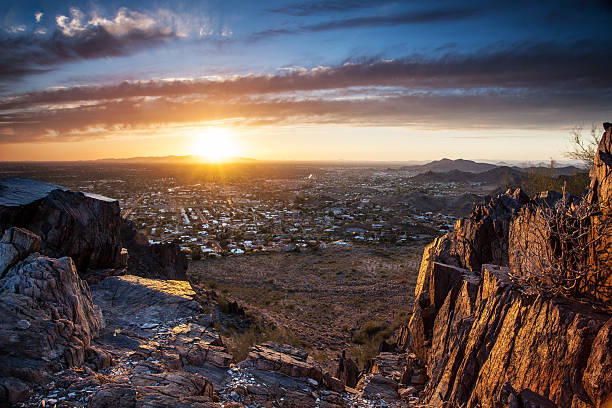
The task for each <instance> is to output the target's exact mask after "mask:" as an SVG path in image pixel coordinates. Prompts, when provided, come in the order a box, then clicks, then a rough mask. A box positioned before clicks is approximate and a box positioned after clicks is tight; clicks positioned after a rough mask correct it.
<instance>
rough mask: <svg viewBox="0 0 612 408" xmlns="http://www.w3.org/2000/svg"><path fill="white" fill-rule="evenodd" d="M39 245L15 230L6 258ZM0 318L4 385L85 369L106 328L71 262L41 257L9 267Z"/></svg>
mask: <svg viewBox="0 0 612 408" xmlns="http://www.w3.org/2000/svg"><path fill="white" fill-rule="evenodd" d="M39 243H40V238H38V237H37V236H35V235H34V234H33V233H31V232H30V231H26V230H23V229H16V228H15V229H9V230H7V231H6V232H5V234H4V237H3V239H2V244H1V245H2V246H3V247H4V248H6V247H9V248H11V249H10V250H8V251H6V252H5V253H7V252H8V253H12V254H14V258H13V259H22V258H24V256H26V255H28V253H29V252H31V251H32V250H35V249H36V247H37V245H39ZM5 263H6V262H5ZM0 314H1V315H2V321H1V323H0V354H1V355H2V356H3V359H2V360H3V361H2V365H0V376H1V377H4V378H5V380H3V382H4V383H6V384H11V383H12V384H15V382H16V381H20V380H23V381H26V382H41V381H44V380H45V379H46V378H47V377H48V376H49V375H50V373H51V372H53V371H54V370H56V369H57V368H58V367H62V366H63V367H66V366H68V367H70V366H77V365H80V364H82V363H83V362H84V361H85V358H86V354H87V352H88V350H89V348H90V343H91V339H92V338H93V337H95V336H96V335H97V334H98V332H99V331H100V330H101V328H102V315H101V313H100V310H99V308H97V307H96V306H94V304H93V302H92V300H91V296H90V293H89V288H88V287H87V284H86V283H85V282H84V281H82V280H81V279H80V278H79V276H78V274H77V271H76V268H75V265H74V263H73V262H72V260H71V259H70V258H67V257H64V258H60V259H54V258H49V257H46V256H43V255H40V254H38V253H30V254H29V255H28V256H27V257H25V259H23V260H21V261H19V262H17V263H16V264H14V265H13V266H11V267H10V268H9V269H8V270H7V271H6V274H5V276H4V277H3V278H2V279H1V280H0ZM6 378H13V379H12V380H6ZM17 379H19V380H17ZM6 384H5V387H6ZM14 388H15V387H14V386H12V387H11V388H10V389H14ZM10 389H9V391H10ZM26 389H27V387H26ZM21 397H23V395H21ZM10 398H11V397H10V392H9V399H10ZM12 398H16V397H15V396H13V397H12ZM11 402H15V401H14V400H13V401H11Z"/></svg>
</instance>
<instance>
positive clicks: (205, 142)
mask: <svg viewBox="0 0 612 408" xmlns="http://www.w3.org/2000/svg"><path fill="white" fill-rule="evenodd" d="M193 154H195V155H197V156H200V157H202V159H203V160H205V161H209V162H220V161H224V160H227V159H230V158H233V157H236V155H237V154H238V149H237V148H236V145H235V144H234V140H233V137H232V133H231V132H230V131H229V130H228V129H226V128H217V127H209V128H205V129H203V130H202V132H201V133H199V134H197V135H195V136H194V143H193Z"/></svg>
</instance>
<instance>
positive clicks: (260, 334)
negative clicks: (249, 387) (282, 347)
mask: <svg viewBox="0 0 612 408" xmlns="http://www.w3.org/2000/svg"><path fill="white" fill-rule="evenodd" d="M227 337H228V338H227V339H224V341H225V342H226V343H227V344H228V346H229V349H230V352H231V353H232V356H233V357H234V360H236V362H240V361H243V360H244V359H246V357H247V355H248V354H249V351H250V350H251V347H253V346H254V345H256V344H261V343H265V342H266V341H273V342H275V343H281V344H288V345H290V346H294V347H298V348H302V347H304V346H306V344H305V343H304V342H303V341H302V340H301V339H300V338H299V337H298V336H297V335H296V334H295V333H294V332H293V331H292V330H289V329H287V328H285V327H277V326H271V325H265V324H263V323H262V322H260V321H257V320H255V321H252V322H251V324H250V326H249V328H248V330H245V331H237V330H233V331H231V332H230V333H229V334H228V336H227Z"/></svg>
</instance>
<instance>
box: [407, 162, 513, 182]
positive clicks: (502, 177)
mask: <svg viewBox="0 0 612 408" xmlns="http://www.w3.org/2000/svg"><path fill="white" fill-rule="evenodd" d="M521 174H522V172H521V171H520V170H517V169H515V168H512V167H507V166H504V167H494V168H492V169H490V170H487V171H483V172H479V173H471V172H467V171H459V170H452V171H447V172H444V173H437V172H433V171H428V172H427V173H421V174H417V175H416V176H414V177H412V180H414V181H418V182H434V183H452V182H455V183H485V184H499V183H500V182H501V181H504V182H505V183H514V184H518V183H519V182H520V179H521Z"/></svg>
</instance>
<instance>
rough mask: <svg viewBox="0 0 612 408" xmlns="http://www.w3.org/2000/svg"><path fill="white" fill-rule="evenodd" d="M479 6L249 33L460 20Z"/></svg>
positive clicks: (262, 35) (254, 36) (261, 35)
mask: <svg viewBox="0 0 612 408" xmlns="http://www.w3.org/2000/svg"><path fill="white" fill-rule="evenodd" d="M480 12H481V9H480V8H472V7H447V8H439V9H435V10H420V11H407V12H401V13H393V14H387V15H372V16H362V17H353V18H345V19H338V20H330V21H325V22H321V23H315V24H306V25H301V26H297V27H293V28H275V29H269V30H263V31H259V32H256V33H254V34H252V35H251V37H250V39H251V40H253V41H258V40H262V39H266V38H270V37H275V36H279V35H290V34H301V33H312V32H322V31H331V30H341V29H350V28H360V27H391V26H398V25H406V24H421V23H435V22H442V21H453V20H461V19H465V18H469V17H473V16H476V15H478V14H479V13H480Z"/></svg>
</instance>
